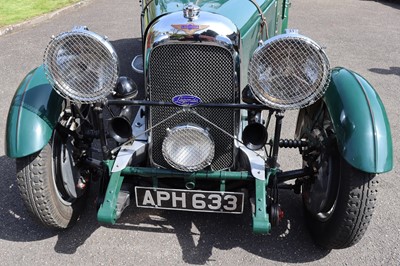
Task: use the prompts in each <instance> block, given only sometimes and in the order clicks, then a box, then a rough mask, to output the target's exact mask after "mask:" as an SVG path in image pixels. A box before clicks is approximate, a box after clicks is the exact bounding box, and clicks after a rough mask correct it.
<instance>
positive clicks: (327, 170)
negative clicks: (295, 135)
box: [302, 105, 378, 249]
mask: <svg viewBox="0 0 400 266" xmlns="http://www.w3.org/2000/svg"><path fill="white" fill-rule="evenodd" d="M309 110H310V109H309ZM320 110H321V111H320V112H310V113H309V114H308V115H305V116H304V117H305V118H306V119H305V120H304V121H306V123H305V125H307V124H308V125H313V126H312V127H311V128H310V127H308V128H309V129H308V132H310V133H308V134H303V137H305V136H306V135H308V137H309V139H311V140H312V141H314V143H315V142H318V143H320V146H319V147H318V148H316V149H314V150H310V151H306V152H305V153H304V154H303V159H304V163H305V165H307V166H308V167H310V168H313V169H316V170H317V173H316V174H315V176H313V177H312V178H310V179H308V180H305V181H304V183H303V185H302V196H303V203H304V207H305V208H304V209H305V218H306V223H307V226H308V229H309V231H310V233H311V236H312V238H313V239H314V241H315V242H316V244H318V245H320V246H322V247H324V248H326V249H341V248H347V247H350V246H352V245H354V244H356V243H357V242H358V241H359V240H360V239H361V238H362V236H363V235H364V233H365V231H366V229H367V227H368V225H369V222H370V220H371V217H372V213H373V210H374V206H375V202H376V195H377V191H378V190H377V187H378V181H377V177H376V176H375V174H370V173H365V172H363V171H360V170H358V169H356V168H354V167H352V166H351V165H349V164H348V163H347V162H346V161H345V160H344V159H343V158H342V157H341V155H340V154H339V151H338V149H337V142H336V138H335V133H334V130H333V126H332V123H331V120H330V117H329V114H328V112H327V110H326V108H325V107H324V106H323V105H322V108H320ZM306 111H307V110H306ZM311 113H314V114H318V115H317V117H318V118H317V117H315V116H314V117H313V116H312V115H310V114H311ZM312 117H313V118H312ZM307 118H308V119H307ZM307 120H308V121H307ZM312 121H314V122H312ZM303 132H304V131H303Z"/></svg>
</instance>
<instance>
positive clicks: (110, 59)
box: [43, 27, 119, 103]
mask: <svg viewBox="0 0 400 266" xmlns="http://www.w3.org/2000/svg"><path fill="white" fill-rule="evenodd" d="M43 63H44V69H45V72H46V75H47V78H48V80H49V82H50V84H51V85H53V87H54V89H55V90H56V91H57V92H58V93H59V94H60V95H61V96H62V97H64V98H67V99H70V100H71V101H74V102H80V103H94V102H98V101H101V100H103V99H105V98H106V97H107V96H108V95H109V94H110V93H111V92H112V91H113V89H114V88H115V86H116V84H117V79H118V75H119V65H118V64H119V63H118V57H117V53H116V52H115V50H114V48H113V47H112V45H111V44H110V43H109V42H108V41H107V40H106V39H105V38H104V37H102V36H100V35H98V34H96V33H94V32H91V31H89V30H87V29H86V28H85V27H78V28H75V29H73V30H72V31H70V32H64V33H61V34H59V35H58V36H56V37H54V38H53V39H52V40H51V41H50V43H49V45H48V46H47V49H46V51H45V54H44V60H43Z"/></svg>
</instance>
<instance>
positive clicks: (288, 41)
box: [248, 33, 330, 110]
mask: <svg viewBox="0 0 400 266" xmlns="http://www.w3.org/2000/svg"><path fill="white" fill-rule="evenodd" d="M248 79H249V84H250V88H251V90H252V92H253V93H254V95H255V96H256V97H257V99H258V100H259V101H260V102H261V103H263V104H265V105H267V106H269V107H271V108H274V109H280V110H286V109H297V108H303V107H306V106H308V105H311V104H312V103H314V102H315V101H317V100H318V99H320V98H321V97H322V96H323V95H324V93H325V91H326V89H327V88H328V85H329V80H330V67H329V60H328V58H327V56H326V55H325V52H324V51H323V50H322V48H321V47H320V46H319V45H318V44H317V43H316V42H314V41H313V40H311V39H309V38H307V37H305V36H302V35H300V34H297V33H288V34H282V35H278V36H275V37H273V38H271V39H269V40H267V41H266V42H265V43H264V44H263V45H262V46H260V47H259V48H257V50H256V51H255V52H254V54H253V56H252V59H251V61H250V65H249V71H248Z"/></svg>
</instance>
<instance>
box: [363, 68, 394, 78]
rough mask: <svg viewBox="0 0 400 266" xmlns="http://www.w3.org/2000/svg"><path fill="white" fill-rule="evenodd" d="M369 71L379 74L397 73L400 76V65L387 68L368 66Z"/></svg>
mask: <svg viewBox="0 0 400 266" xmlns="http://www.w3.org/2000/svg"><path fill="white" fill-rule="evenodd" d="M368 70H369V71H371V72H374V73H377V74H381V75H397V76H400V67H389V68H388V69H385V68H369V69H368Z"/></svg>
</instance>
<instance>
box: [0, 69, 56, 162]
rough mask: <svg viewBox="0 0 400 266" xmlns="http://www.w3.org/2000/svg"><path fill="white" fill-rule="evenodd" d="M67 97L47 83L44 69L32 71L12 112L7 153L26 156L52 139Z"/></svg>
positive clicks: (10, 111) (9, 114)
mask: <svg viewBox="0 0 400 266" xmlns="http://www.w3.org/2000/svg"><path fill="white" fill-rule="evenodd" d="M62 103H63V98H62V97H61V96H59V95H58V94H57V93H56V92H55V91H54V90H53V88H52V86H51V85H50V84H49V82H48V81H47V78H46V75H45V73H44V71H43V66H40V67H38V68H36V69H34V70H32V71H31V72H30V73H29V74H28V75H27V76H26V77H25V78H24V80H23V81H22V82H21V84H20V85H19V87H18V89H17V91H16V93H15V95H14V98H13V100H12V102H11V106H10V110H9V112H8V118H7V127H6V141H5V150H6V154H7V156H9V157H12V158H19V157H24V156H27V155H29V154H32V153H34V152H37V151H39V150H41V149H42V148H43V147H44V146H45V145H46V144H47V143H48V142H49V140H50V138H51V136H52V133H53V130H54V128H55V126H56V124H57V121H58V118H59V115H60V113H61V108H62Z"/></svg>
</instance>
